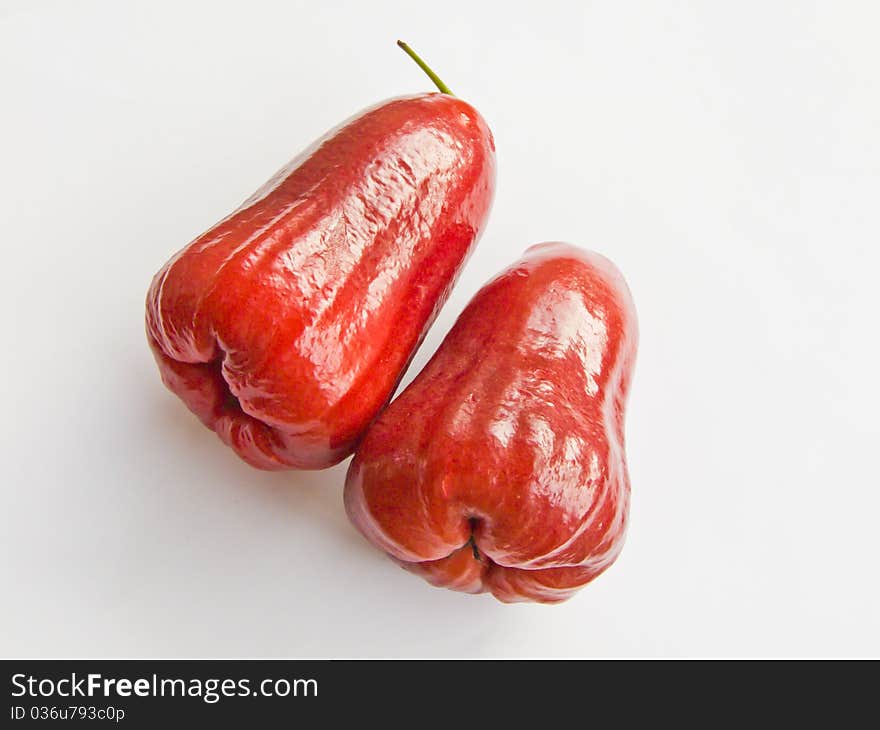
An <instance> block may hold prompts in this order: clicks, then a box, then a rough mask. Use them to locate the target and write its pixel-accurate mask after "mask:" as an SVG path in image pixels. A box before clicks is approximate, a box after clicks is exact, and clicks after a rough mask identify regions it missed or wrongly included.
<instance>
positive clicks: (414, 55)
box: [397, 41, 455, 96]
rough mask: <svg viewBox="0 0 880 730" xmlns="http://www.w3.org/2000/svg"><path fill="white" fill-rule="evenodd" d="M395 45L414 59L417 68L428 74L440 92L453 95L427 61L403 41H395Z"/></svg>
mask: <svg viewBox="0 0 880 730" xmlns="http://www.w3.org/2000/svg"><path fill="white" fill-rule="evenodd" d="M397 45H398V46H400V47H401V48H402V49H403V50H404V51H405V52H406V55H407V56H409V57H410V58H411V59H412V60H413V61H415V62H416V63H417V64H418V65H419V68H420V69H422V71H424V72H425V73H426V74H428V78H429V79H431V81H433V82H434V83H435V84H436V85H437V88H438V89H440V91H441V92H442V93H444V94H449V95H450V96H455V94H453V93H452V91H451V90H450V88H449V87H448V86H447V85H446V84H444V83H443V82H442V81H441V80H440V77H439V76H438V75H437V74H435V73H434V72H433V71H432V70H431V68H430V67H429V66H428V64H427V63H425V62H424V61H423V60H422V59H421V58H419V55H418V54H417V53H416V52H415V51H414V50H413V49H412V48H410V47H409V46H408V45H407V44H406V43H404V42H403V41H397Z"/></svg>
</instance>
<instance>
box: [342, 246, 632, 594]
mask: <svg viewBox="0 0 880 730" xmlns="http://www.w3.org/2000/svg"><path fill="white" fill-rule="evenodd" d="M637 340H638V330H637V323H636V314H635V309H634V307H633V303H632V299H631V298H630V294H629V290H628V288H627V286H626V283H625V282H624V280H623V278H622V276H621V275H620V273H619V272H618V271H617V269H616V268H615V267H614V265H613V264H612V263H611V262H610V261H608V260H607V259H605V258H603V257H602V256H599V255H598V254H595V253H591V252H587V251H584V250H581V249H578V248H575V247H574V246H569V245H566V244H559V243H546V244H540V245H538V246H533V247H532V248H530V249H529V250H528V251H527V252H526V255H525V257H524V258H523V259H522V260H520V261H519V262H518V263H516V264H514V265H513V266H512V267H510V268H509V269H507V270H506V271H504V272H503V273H502V274H500V275H499V276H497V277H496V278H495V279H493V280H492V281H491V282H489V283H488V284H487V285H486V286H485V287H483V289H481V290H480V291H479V292H478V293H477V295H476V296H475V297H474V298H473V300H472V301H471V302H470V304H469V305H468V307H467V308H466V309H465V311H464V312H463V313H462V315H461V316H460V317H459V319H458V321H457V322H456V323H455V326H454V327H453V328H452V330H451V331H450V332H449V334H448V335H447V337H446V339H445V340H444V341H443V344H442V345H441V346H440V348H439V349H438V350H437V352H436V354H435V355H434V357H433V359H432V360H431V361H430V362H429V363H428V364H427V365H426V366H425V369H424V370H423V371H422V372H421V373H420V374H419V375H418V377H417V378H416V379H415V380H414V381H413V382H412V384H411V385H410V386H409V387H408V388H406V390H404V392H403V393H402V394H401V395H400V396H399V397H398V398H396V399H395V400H394V401H393V402H392V403H391V405H390V406H389V407H388V408H387V409H386V410H385V411H384V412H383V413H382V415H381V416H380V417H379V418H378V419H377V420H376V422H375V423H374V424H373V426H372V427H371V428H370V430H369V431H368V433H367V435H366V437H365V438H364V441H363V442H362V444H361V446H360V448H359V449H358V452H357V454H356V456H355V458H354V461H353V462H352V464H351V467H350V469H349V472H348V477H347V480H346V485H345V506H346V511H347V512H348V515H349V517H350V519H351V520H352V522H353V523H354V524H355V525H356V526H357V527H358V529H359V530H360V531H361V532H362V533H363V534H364V535H365V536H366V537H367V539H369V540H370V541H371V542H372V543H373V544H374V545H376V546H377V547H379V548H380V549H382V550H384V551H386V552H387V553H388V554H389V555H390V556H391V557H392V558H394V559H395V560H397V561H398V562H399V563H400V564H401V565H403V567H405V568H406V569H407V570H410V571H412V572H413V573H416V574H418V575H421V576H422V577H423V578H425V579H426V580H427V581H428V582H430V583H432V584H433V585H436V586H445V587H447V588H452V589H454V590H458V591H465V592H469V593H480V592H483V591H491V592H492V593H493V594H494V595H495V597H496V598H498V599H499V600H501V601H504V602H513V601H537V602H541V603H555V602H558V601H562V600H565V599H566V598H569V597H570V596H571V595H572V594H573V593H574V592H575V591H576V590H577V589H578V588H580V587H581V586H583V585H584V584H585V583H588V582H589V581H591V580H592V579H593V578H595V577H596V576H597V575H599V573H601V572H602V571H603V570H605V569H606V568H607V567H608V566H609V565H610V564H611V563H612V562H613V561H614V559H615V558H616V557H617V555H618V553H619V552H620V550H621V547H622V545H623V539H624V531H625V528H626V521H627V509H628V504H629V493H630V489H629V477H628V474H627V467H626V460H625V456H624V407H625V403H626V396H627V391H628V389H629V383H630V378H631V376H632V370H633V365H634V361H635V355H636V346H637Z"/></svg>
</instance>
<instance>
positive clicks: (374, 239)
mask: <svg viewBox="0 0 880 730" xmlns="http://www.w3.org/2000/svg"><path fill="white" fill-rule="evenodd" d="M494 179H495V150H494V142H493V140H492V135H491V133H490V131H489V129H488V127H487V126H486V123H485V122H484V121H483V119H482V117H481V116H480V115H479V113H478V112H477V111H476V110H475V109H474V108H473V107H472V106H470V105H469V104H467V103H466V102H463V101H461V100H460V99H457V98H455V97H453V96H449V95H446V94H439V93H430V94H418V95H414V96H408V97H401V98H397V99H392V100H389V101H387V102H384V103H382V104H379V105H377V106H374V107H372V108H370V109H368V110H366V111H364V112H362V113H361V114H359V115H358V116H356V117H353V118H352V119H350V120H349V121H348V122H346V123H345V124H343V125H342V126H341V127H339V128H337V129H336V130H333V131H331V132H330V133H329V134H328V135H326V136H325V137H324V138H322V139H321V140H319V141H318V142H316V143H315V144H314V145H313V146H312V147H311V148H310V149H309V150H307V151H306V152H304V153H303V154H302V155H300V156H299V157H298V158H296V159H295V160H293V162H291V163H290V164H289V165H288V166H287V167H285V168H284V169H282V170H281V171H280V172H279V173H278V174H276V175H275V176H274V177H273V178H272V179H271V180H270V181H269V182H268V183H266V185H265V186H263V188H261V189H260V190H259V191H257V192H256V193H255V194H254V195H253V196H251V198H249V199H248V200H247V201H246V202H245V203H244V204H243V205H242V206H241V207H240V208H239V209H238V210H236V211H235V212H234V213H232V214H231V215H230V216H228V217H227V218H225V219H224V220H223V221H221V222H220V223H218V224H217V225H216V226H214V227H213V228H211V229H210V230H208V231H207V232H206V233H204V234H203V235H201V236H199V237H198V238H197V239H196V240H195V241H193V242H192V243H190V244H189V245H188V246H187V247H185V248H184V249H183V250H182V251H180V252H179V253H178V254H177V255H175V256H174V257H173V258H172V259H171V260H170V261H169V262H168V263H167V264H166V265H165V266H164V267H163V268H162V270H161V271H159V273H158V274H156V276H155V277H154V279H153V282H152V285H151V286H150V289H149V293H148V295H147V307H146V309H147V312H146V328H147V336H148V340H149V343H150V347H151V348H152V351H153V354H154V356H155V358H156V362H157V363H158V365H159V370H160V372H161V375H162V379H163V381H164V382H165V384H166V385H167V387H168V388H170V389H171V390H172V391H173V392H174V393H176V394H177V395H178V396H179V397H180V398H181V399H182V400H183V401H184V403H186V405H187V406H188V407H189V408H190V410H191V411H192V412H193V413H195V414H196V415H197V416H198V417H199V418H200V419H201V420H202V422H203V423H204V424H205V425H206V426H208V427H209V428H211V429H213V430H214V431H216V432H217V434H218V435H219V436H220V438H221V439H222V440H223V441H224V442H226V443H227V444H228V445H229V446H231V447H232V448H233V449H234V450H235V451H236V453H238V455H239V456H240V457H241V458H243V459H244V460H245V461H247V462H248V463H250V464H252V465H253V466H256V467H258V468H262V469H286V468H306V469H316V468H323V467H327V466H331V465H332V464H335V463H337V462H339V461H341V460H342V459H343V458H345V457H346V456H348V455H349V454H350V453H351V452H352V451H353V450H354V448H355V446H356V445H357V443H358V441H359V439H360V438H361V436H362V435H363V432H364V430H365V429H366V427H367V426H368V425H369V424H370V422H371V421H372V420H373V419H374V418H375V416H376V414H377V413H378V412H379V411H380V410H381V408H382V407H383V406H384V405H385V404H386V403H387V401H388V400H389V398H390V397H391V395H392V393H393V391H394V389H395V388H396V386H397V383H398V382H399V379H400V377H401V376H402V374H403V372H404V371H405V369H406V366H407V365H408V363H409V361H410V359H411V358H412V356H413V354H414V352H415V350H416V349H417V347H418V345H419V344H420V342H421V340H422V338H423V336H424V334H425V332H426V331H427V329H428V327H430V325H431V323H432V322H433V320H434V318H435V316H436V314H437V313H438V311H439V309H440V307H441V306H442V305H443V303H444V302H445V300H446V298H447V296H448V294H449V291H450V289H451V288H452V286H453V284H454V282H455V280H456V278H457V276H458V274H459V272H460V270H461V268H462V266H463V265H464V263H465V261H466V259H467V257H468V256H469V254H470V252H471V250H472V248H473V246H474V244H475V243H476V241H477V239H478V237H479V235H480V233H481V231H482V229H483V227H484V225H485V222H486V219H487V216H488V211H489V207H490V204H491V200H492V194H493V189H494Z"/></svg>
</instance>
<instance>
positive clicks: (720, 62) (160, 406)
mask: <svg viewBox="0 0 880 730" xmlns="http://www.w3.org/2000/svg"><path fill="white" fill-rule="evenodd" d="M878 28H880V12H878V6H877V4H876V3H873V2H868V1H866V2H862V3H857V2H832V1H829V2H817V3H802V2H763V1H762V2H740V3H725V2H720V1H718V2H691V3H684V2H676V3H656V2H595V3H579V2H569V3H559V2H548V1H547V0H543V1H542V2H540V3H534V2H529V3H522V4H518V3H505V4H503V5H502V4H500V3H497V4H496V3H477V2H474V1H473V0H469V1H467V2H450V1H449V0H443V2H435V3H414V2H400V3H396V4H395V3H388V2H386V3H377V2H351V3H345V4H343V3H332V2H331V3H319V2H315V0H311V1H310V2H306V3H302V2H293V1H292V0H283V1H282V2H277V3H262V2H247V3H245V2H242V3H235V4H233V3H217V2H210V3H209V2H205V3H192V2H179V1H176V2H156V1H155V0H152V1H151V2H133V3H116V2H109V1H108V2H77V3H65V2H59V3H51V2H9V1H8V0H2V1H0V89H2V92H0V94H2V97H0V130H2V134H0V214H2V221H0V222H2V228H0V230H2V234H3V243H2V253H3V263H2V266H0V296H2V307H0V326H2V329H0V333H2V348H3V349H2V361H0V375H2V380H0V388H2V390H0V398H2V403H3V414H4V415H3V418H2V420H0V429H2V434H0V435H2V440H0V444H2V464H0V468H2V471H0V479H2V493H0V494H2V505H0V522H2V533H0V585H2V588H0V592H2V600H0V655H3V656H24V655H27V656H32V655H33V656H46V655H48V656H59V655H61V656H114V657H118V656H173V657H176V656H289V657H362V656H364V657H366V656H385V657H401V656H423V657H437V656H443V657H445V656H455V657H507V656H514V657H519V656H544V657H555V656H585V657H589V656H825V655H834V656H863V655H872V656H878V655H880V619H878V616H880V588H878V574H880V571H878V567H877V561H878V557H880V537H878V528H877V523H878V515H880V479H878V466H877V463H878V459H880V447H878V444H880V429H878V418H877V414H878V408H880V398H878V385H877V382H878V374H877V373H878V355H880V348H878V344H877V343H878V327H877V315H878V311H880V306H878V284H877V278H878V271H880V255H878V246H880V223H878V216H880V207H878V202H880V81H878V79H880V45H878V43H877V30H878ZM398 37H401V38H404V39H405V40H408V41H409V42H410V43H411V44H412V45H413V46H414V47H415V48H416V49H417V50H419V51H420V52H421V53H422V54H423V56H424V57H425V58H426V59H427V60H428V61H429V62H430V63H431V64H432V65H433V66H434V67H435V68H436V69H437V71H438V72H439V73H440V75H441V76H442V77H443V78H444V79H445V80H446V81H447V83H448V84H449V85H450V86H451V87H452V89H453V90H454V91H455V92H456V93H457V94H458V95H459V96H461V97H463V98H465V99H466V100H468V101H470V102H472V103H473V104H475V105H476V106H477V108H478V109H480V110H481V112H482V113H483V115H484V116H485V117H486V119H487V120H488V122H489V124H490V126H491V127H492V129H493V131H494V133H495V138H496V142H497V148H498V168H499V176H498V187H497V196H496V201H495V205H494V209H493V214H492V217H491V220H490V224H489V227H488V229H487V232H486V233H485V235H484V237H483V239H482V241H481V243H480V245H479V247H478V248H477V250H476V253H475V254H474V256H473V258H472V259H471V262H470V263H469V265H468V267H467V269H466V271H465V272H464V275H463V277H462V279H461V282H460V284H459V286H458V287H457V288H456V290H455V292H454V294H453V296H452V298H451V300H450V301H449V303H448V304H447V306H446V307H445V309H444V310H443V312H442V314H441V316H440V318H439V320H438V321H437V324H436V325H435V327H434V328H433V329H432V330H431V333H430V335H429V336H428V338H427V341H426V343H425V345H424V347H423V348H422V349H421V351H420V352H419V354H418V356H417V358H416V360H415V363H414V365H413V367H412V368H411V370H410V372H409V374H408V376H407V382H408V381H409V380H410V379H411V378H412V377H413V375H414V373H416V372H418V369H420V368H421V366H422V365H423V364H424V363H425V361H426V360H427V358H428V356H429V355H430V354H431V352H433V350H434V349H435V348H436V346H437V345H438V343H439V342H440V340H441V339H442V336H443V335H444V333H445V332H446V331H447V330H448V328H449V327H450V326H451V324H452V322H453V321H454V319H455V317H456V315H457V313H458V312H460V311H461V309H462V307H463V306H464V305H465V303H466V302H467V301H468V299H469V298H470V297H471V296H472V295H473V293H474V292H475V291H476V290H477V289H478V288H479V286H480V285H481V284H482V283H483V282H484V281H485V280H486V279H487V278H488V277H490V276H491V275H492V274H494V273H495V272H497V271H498V270H500V269H501V268H502V267H504V266H506V265H507V264H509V263H510V262H511V261H513V260H514V259H515V258H517V257H518V256H519V255H520V253H521V252H522V251H523V249H525V248H526V247H527V246H528V245H530V244H533V243H536V242H538V241H542V240H550V239H557V240H559V239H561V240H567V241H571V242H573V243H577V244H579V245H582V246H586V247H591V248H595V249H597V250H599V251H601V252H603V253H605V254H606V255H607V256H609V257H610V258H612V259H613V260H614V261H615V262H616V263H617V264H618V266H619V267H620V268H621V269H622V271H623V272H624V274H625V276H626V277H627V279H628V281H629V284H630V286H631V288H632V291H633V293H634V296H635V299H636V304H637V306H638V310H639V315H640V325H641V332H642V336H641V349H640V355H639V361H638V365H637V371H636V378H635V383H634V388H633V391H632V394H631V398H630V408H629V417H628V429H627V434H628V450H629V463H630V468H631V474H632V483H633V502H632V520H631V525H630V531H629V537H628V542H627V545H626V548H625V549H624V552H623V554H622V556H621V558H620V560H619V561H618V563H617V564H616V565H615V566H613V567H612V568H611V569H610V570H609V571H608V572H607V573H606V574H604V575H603V576H602V577H600V578H599V579H598V580H597V581H596V582H595V583H594V584H592V585H590V586H588V587H587V588H586V589H584V590H583V591H581V592H580V593H579V594H578V595H577V596H576V597H575V598H574V599H572V600H571V601H569V602H568V603H566V604H564V605H560V606H556V607H545V606H536V605H514V606H504V605H502V604H499V603H497V602H495V601H494V600H493V599H492V598H490V597H488V596H476V597H474V596H465V595H460V594H456V593H452V592H449V591H443V590H438V589H434V588H431V587H429V586H428V585H427V584H425V583H423V582H422V581H421V580H419V579H418V578H416V577H414V576H412V575H409V574H407V573H405V572H403V571H402V570H400V569H399V568H397V567H395V566H394V565H393V564H392V563H391V562H390V561H388V560H386V559H385V558H384V557H383V556H382V555H380V554H379V553H377V552H375V551H374V550H373V549H372V548H370V547H369V546H368V545H367V543H366V542H365V541H364V540H363V539H362V538H361V537H360V536H359V534H358V533H356V532H355V530H354V529H353V528H352V527H350V526H349V524H348V522H347V520H346V518H345V515H344V512H343V509H342V502H341V487H342V483H343V479H344V475H345V469H346V465H345V464H343V465H340V466H338V467H336V468H334V469H331V470H328V471H325V472H317V473H305V472H303V473H296V472H289V473H276V474H269V473H262V472H258V471H255V470H253V469H251V468H249V467H247V466H246V465H245V464H244V463H242V462H240V461H239V460H238V459H237V458H236V457H235V456H234V455H233V454H232V452H231V451H229V450H228V449H226V448H225V447H223V446H222V445H221V443H220V442H219V440H218V439H217V438H216V437H215V436H214V435H213V434H212V433H210V432H209V431H208V430H207V429H205V428H203V427H202V426H201V425H200V424H199V423H197V421H196V420H195V418H194V417H193V416H191V415H190V414H189V413H188V412H187V411H186V410H185V408H184V407H183V406H182V405H181V404H180V403H179V402H178V401H177V400H176V399H175V398H174V397H173V396H172V395H171V394H170V393H168V392H167V391H165V389H164V388H163V386H162V385H161V383H160V381H159V377H158V375H157V371H156V367H155V365H154V363H153V360H152V358H151V356H150V353H149V351H148V349H147V346H146V342H145V337H144V332H143V301H144V296H145V293H146V290H147V287H148V285H149V282H150V279H151V277H152V275H153V273H154V272H155V271H156V270H158V269H159V267H160V266H161V265H162V264H163V263H164V261H165V260H166V259H167V258H168V257H169V256H170V255H171V254H172V253H173V252H174V251H175V250H177V249H178V248H180V247H181V246H183V245H184V244H185V243H187V242H188V241H189V240H190V239H192V238H193V237H194V236H196V235H197V234H198V233H200V232H201V231H202V230H203V229H205V228H207V227H208V226H210V225H211V224H212V223H213V222H215V221H216V220H217V219H219V218H221V217H222V216H224V215H225V214H226V213H228V212H229V211H230V210H231V209H232V208H234V207H235V206H237V205H238V204H239V203H240V202H241V200H242V199H244V198H245V197H247V196H248V195H249V194H250V193H251V192H252V191H253V190H255V189H256V188H257V187H258V186H259V185H260V184H261V183H262V182H263V181H264V180H265V179H266V178H268V177H269V176H270V175H271V174H272V173H273V172H274V171H275V170H276V169H277V168H278V167H280V166H281V164H282V163H284V162H285V161H286V160H287V159H288V158H290V157H292V156H293V155H294V154H295V153H297V152H298V151H299V150H300V149H301V148H303V147H305V146H306V145H307V144H308V143H309V142H310V141H311V140H312V139H314V138H316V137H318V136H319V135H321V134H322V133H323V132H324V131H325V130H326V129H328V128H330V127H332V126H334V125H335V124H337V123H338V122H339V121H340V120H342V119H344V118H346V117H348V116H350V115H351V114H353V113H354V112H356V111H357V110H359V109H360V108H362V107H365V106H367V105H370V104H372V103H374V102H376V101H378V100H381V99H383V98H387V97H391V96H396V95H400V94H404V93H410V92H417V91H422V90H428V89H430V83H429V82H428V80H427V79H426V78H425V77H423V76H422V74H421V72H420V71H419V70H418V69H417V68H416V67H415V66H414V65H413V64H412V62H411V61H410V60H408V59H407V58H406V57H405V56H404V55H403V53H402V52H401V51H400V50H399V49H397V48H396V47H395V45H394V41H395V40H396V39H397V38H398Z"/></svg>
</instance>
